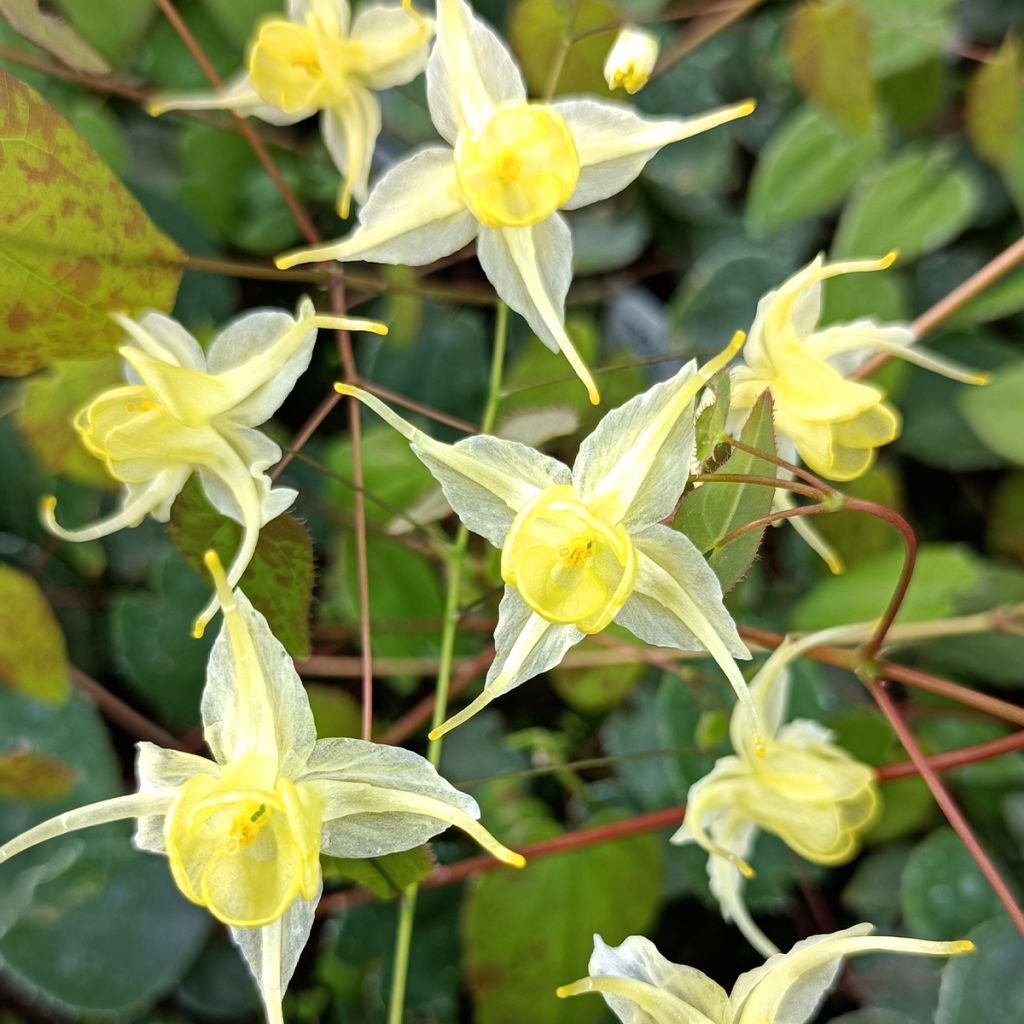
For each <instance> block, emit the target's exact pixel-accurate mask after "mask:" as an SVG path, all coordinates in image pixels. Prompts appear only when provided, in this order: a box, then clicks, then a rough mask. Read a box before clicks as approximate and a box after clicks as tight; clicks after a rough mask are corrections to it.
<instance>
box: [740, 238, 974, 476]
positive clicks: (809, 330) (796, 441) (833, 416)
mask: <svg viewBox="0 0 1024 1024" xmlns="http://www.w3.org/2000/svg"><path fill="white" fill-rule="evenodd" d="M895 259H896V253H894V252H891V253H889V254H888V255H887V256H885V257H883V258H882V259H879V260H851V261H845V262H838V263H826V262H825V257H824V254H819V255H818V256H817V258H816V259H815V260H813V261H812V262H811V263H809V264H808V265H807V266H806V267H804V268H803V269H802V270H800V271H798V272H797V273H796V274H794V275H793V276H792V277H790V278H789V279H788V280H787V281H785V282H784V283H783V284H781V285H780V286H779V287H778V288H777V289H776V290H775V291H771V292H769V293H768V294H767V295H765V296H764V297H763V298H762V299H761V301H760V302H759V303H758V306H757V314H756V316H755V318H754V323H753V326H752V327H751V329H750V336H749V338H748V340H747V345H746V348H745V350H744V363H743V364H742V365H740V366H737V367H735V368H733V370H732V375H731V379H732V409H733V410H735V411H736V412H737V413H739V412H742V411H744V410H747V409H749V408H751V406H753V404H754V402H756V401H757V398H758V396H760V394H761V393H762V392H763V391H765V390H769V391H771V394H772V401H773V404H774V411H775V426H776V428H777V429H778V431H779V432H780V433H781V434H782V435H784V437H785V438H788V440H789V441H790V443H791V444H792V446H793V447H794V448H795V450H796V453H797V454H798V455H799V457H800V458H801V459H802V460H803V461H804V462H805V463H806V464H807V465H808V466H809V467H810V468H811V469H812V470H813V471H814V472H815V473H819V474H820V475H821V476H823V477H828V478H829V479H830V480H853V479H855V478H856V477H859V476H861V475H862V474H864V473H866V472H867V470H868V469H869V468H870V467H871V465H872V463H873V462H874V460H875V456H876V453H877V449H878V448H880V447H881V446H882V445H886V444H889V443H890V442H891V441H893V440H894V439H895V438H896V436H897V434H898V433H899V429H900V420H899V414H898V413H897V412H896V410H895V409H894V408H893V407H892V406H891V405H889V404H888V403H887V402H886V401H885V393H884V392H883V391H882V389H881V388H879V387H877V386H876V385H874V384H868V383H864V382H863V381H855V380H849V379H848V378H847V376H846V375H847V374H850V373H851V372H852V371H853V370H854V369H856V368H857V367H858V366H859V365H860V364H861V363H862V362H863V361H864V360H865V359H866V358H867V357H868V356H870V355H871V354H872V353H875V352H884V353H886V354H887V355H890V356H896V357H898V358H900V359H905V360H907V361H908V362H911V363H916V364H917V365H918V366H922V367H924V368H925V369H928V370H934V371H935V372H936V373H941V374H943V375H944V376H946V377H950V378H952V379H953V380H958V381H961V382H963V383H966V384H984V383H985V382H986V381H987V379H988V378H987V376H986V375H985V374H980V373H976V372H973V371H971V370H967V369H964V368H963V367H959V366H956V365H954V364H953V363H950V362H948V361H947V360H943V359H940V358H938V357H937V356H935V355H932V354H931V353H928V352H924V351H922V350H921V349H919V348H918V347H916V345H915V344H914V342H915V341H916V340H917V337H916V335H915V333H914V331H913V329H912V328H911V327H910V326H909V325H907V324H878V323H876V322H875V321H874V320H870V319H863V320H855V321H853V322H852V323H848V324H834V325H832V326H829V327H825V328H821V329H819V328H818V320H819V319H820V316H821V298H822V282H823V281H825V280H826V279H828V278H830V277H837V276H839V275H841V274H855V273H864V272H866V271H875V270H885V269H887V268H888V267H890V266H892V264H893V262H894V260H895Z"/></svg>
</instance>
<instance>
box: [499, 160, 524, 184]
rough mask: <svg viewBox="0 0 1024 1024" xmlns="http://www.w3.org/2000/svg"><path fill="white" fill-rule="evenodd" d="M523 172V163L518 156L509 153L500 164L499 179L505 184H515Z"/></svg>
mask: <svg viewBox="0 0 1024 1024" xmlns="http://www.w3.org/2000/svg"><path fill="white" fill-rule="evenodd" d="M522 173H523V165H522V163H521V162H520V160H519V158H518V157H515V156H512V155H511V154H507V155H506V156H504V157H502V159H501V161H500V162H499V164H498V173H497V177H498V180H499V181H500V182H501V183H502V184H503V185H514V184H515V183H516V182H517V181H518V180H519V178H520V175H522Z"/></svg>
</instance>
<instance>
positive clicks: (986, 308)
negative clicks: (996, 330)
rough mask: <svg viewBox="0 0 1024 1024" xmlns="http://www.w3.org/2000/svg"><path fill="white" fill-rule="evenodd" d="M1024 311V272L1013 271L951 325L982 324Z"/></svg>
mask: <svg viewBox="0 0 1024 1024" xmlns="http://www.w3.org/2000/svg"><path fill="white" fill-rule="evenodd" d="M1022 309H1024V270H1016V271H1011V272H1010V273H1009V274H1007V275H1006V276H1005V277H1003V278H1000V279H999V280H998V281H996V282H994V283H993V284H991V285H989V287H987V288H986V289H985V290H984V291H983V292H982V293H981V294H980V295H978V296H976V297H975V298H973V299H971V301H970V302H968V303H967V304H966V305H964V306H962V307H961V308H960V309H959V310H958V311H957V312H956V313H955V314H954V315H953V316H951V317H950V318H949V321H948V323H949V325H950V326H951V327H952V326H956V327H959V326H962V325H963V324H982V323H988V322H989V321H990V320H1002V319H1003V318H1004V317H1007V316H1010V315H1012V314H1013V313H1019V312H1020V311H1021V310H1022Z"/></svg>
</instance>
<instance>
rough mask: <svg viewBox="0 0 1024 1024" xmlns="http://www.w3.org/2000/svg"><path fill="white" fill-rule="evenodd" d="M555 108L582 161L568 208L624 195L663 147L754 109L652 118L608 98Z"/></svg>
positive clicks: (749, 106) (732, 108)
mask: <svg viewBox="0 0 1024 1024" xmlns="http://www.w3.org/2000/svg"><path fill="white" fill-rule="evenodd" d="M553 106H554V107H555V108H556V109H557V110H558V111H559V113H561V115H562V116H563V117H564V118H565V121H566V124H567V125H568V126H569V131H570V132H571V133H572V137H573V141H574V142H575V143H576V151H577V152H578V153H579V157H580V178H579V182H578V183H577V185H576V190H575V192H573V194H572V198H571V199H570V200H569V201H568V202H567V203H566V204H565V208H566V209H567V210H575V209H577V208H578V207H580V206H587V205H588V204H590V203H596V202H597V201H598V200H600V199H607V198H608V196H613V195H615V194H616V193H617V192H621V191H622V190H623V189H624V188H625V187H626V186H627V185H628V184H629V183H630V182H631V181H632V180H633V179H634V178H636V176H637V175H638V174H639V173H640V172H641V171H642V170H643V169H644V165H645V164H646V163H647V161H648V160H650V159H651V157H652V156H654V154H655V153H657V152H658V150H659V149H661V148H662V147H663V146H667V145H669V143H672V142H680V141H682V140H683V139H688V138H690V137H691V136H693V135H698V134H700V133H701V132H706V131H708V130H709V129H711V128H716V127H717V126H718V125H720V124H725V123H727V122H728V121H734V120H735V119H736V118H738V117H745V116H746V115H747V114H749V113H750V112H751V111H752V110H753V109H754V104H753V103H751V102H750V101H747V102H744V103H736V104H733V105H732V106H729V107H722V108H720V109H719V110H712V111H710V112H709V113H707V114H701V115H700V116H699V117H689V118H683V119H680V118H656V119H652V118H646V117H641V116H640V115H639V114H638V113H637V112H636V111H635V110H634V109H633V108H632V107H628V106H625V105H624V104H621V103H609V102H607V101H603V100H590V99H570V100H558V101H556V102H555V103H554V104H553Z"/></svg>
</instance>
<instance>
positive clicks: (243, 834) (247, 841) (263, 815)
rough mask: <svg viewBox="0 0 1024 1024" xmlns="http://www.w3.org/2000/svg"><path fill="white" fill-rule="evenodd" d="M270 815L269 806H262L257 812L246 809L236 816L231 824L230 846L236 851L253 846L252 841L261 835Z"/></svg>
mask: <svg viewBox="0 0 1024 1024" xmlns="http://www.w3.org/2000/svg"><path fill="white" fill-rule="evenodd" d="M269 818H270V815H269V814H268V813H267V805H266V804H260V805H259V806H258V807H257V808H256V809H255V810H252V809H250V808H246V810H244V811H240V812H239V813H238V814H236V815H235V817H234V819H233V820H232V822H231V829H230V830H229V833H228V835H229V836H230V840H229V842H230V845H231V847H232V848H233V849H234V850H240V849H244V848H245V847H246V846H249V845H251V843H252V841H253V840H254V839H255V838H256V837H257V836H258V835H259V834H260V832H261V831H262V830H263V827H264V826H265V825H266V823H267V821H268V819H269Z"/></svg>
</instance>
